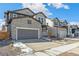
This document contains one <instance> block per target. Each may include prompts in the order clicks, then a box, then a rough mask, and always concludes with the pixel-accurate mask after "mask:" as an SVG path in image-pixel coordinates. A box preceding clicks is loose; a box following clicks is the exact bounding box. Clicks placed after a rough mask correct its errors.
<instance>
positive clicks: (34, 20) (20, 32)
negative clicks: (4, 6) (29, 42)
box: [5, 8, 46, 40]
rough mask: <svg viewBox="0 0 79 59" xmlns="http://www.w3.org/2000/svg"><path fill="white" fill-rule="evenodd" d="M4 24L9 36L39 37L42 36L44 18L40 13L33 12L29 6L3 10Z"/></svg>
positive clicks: (14, 37)
mask: <svg viewBox="0 0 79 59" xmlns="http://www.w3.org/2000/svg"><path fill="white" fill-rule="evenodd" d="M5 18H6V26H7V30H8V32H10V38H12V39H16V40H23V39H40V38H41V37H42V31H43V26H45V27H46V24H44V23H45V22H44V20H45V18H46V16H45V15H44V14H43V13H42V12H39V13H36V14H35V13H34V12H33V11H31V10H30V9H29V8H24V9H19V10H14V11H8V12H5Z"/></svg>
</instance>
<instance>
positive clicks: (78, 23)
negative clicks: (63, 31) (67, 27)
mask: <svg viewBox="0 0 79 59" xmlns="http://www.w3.org/2000/svg"><path fill="white" fill-rule="evenodd" d="M70 24H71V25H79V22H70Z"/></svg>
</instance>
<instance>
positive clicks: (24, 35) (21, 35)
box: [17, 29, 38, 40]
mask: <svg viewBox="0 0 79 59" xmlns="http://www.w3.org/2000/svg"><path fill="white" fill-rule="evenodd" d="M17 39H18V40H25V39H38V30H31V29H17Z"/></svg>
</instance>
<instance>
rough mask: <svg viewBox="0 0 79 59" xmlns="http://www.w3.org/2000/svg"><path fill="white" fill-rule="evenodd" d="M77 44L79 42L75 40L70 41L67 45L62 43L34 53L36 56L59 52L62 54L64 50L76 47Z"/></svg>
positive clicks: (57, 53) (78, 44)
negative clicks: (73, 41)
mask: <svg viewBox="0 0 79 59" xmlns="http://www.w3.org/2000/svg"><path fill="white" fill-rule="evenodd" d="M78 46H79V42H76V43H72V44H68V45H63V46H59V47H56V48H51V49H48V50H44V51H43V52H40V53H39V52H35V54H36V55H37V56H43V55H44V56H45V55H48V56H56V55H59V54H62V53H64V52H67V51H69V50H71V49H73V48H76V47H78Z"/></svg>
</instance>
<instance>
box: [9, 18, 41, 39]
mask: <svg viewBox="0 0 79 59" xmlns="http://www.w3.org/2000/svg"><path fill="white" fill-rule="evenodd" d="M27 20H31V21H32V24H27ZM16 27H24V28H38V29H40V36H41V24H40V23H39V22H37V21H35V20H34V19H32V18H29V17H26V18H20V19H13V21H12V23H11V32H12V33H11V35H12V39H16Z"/></svg>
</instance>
